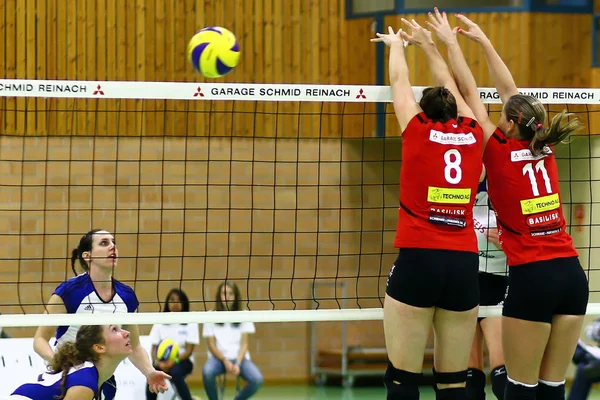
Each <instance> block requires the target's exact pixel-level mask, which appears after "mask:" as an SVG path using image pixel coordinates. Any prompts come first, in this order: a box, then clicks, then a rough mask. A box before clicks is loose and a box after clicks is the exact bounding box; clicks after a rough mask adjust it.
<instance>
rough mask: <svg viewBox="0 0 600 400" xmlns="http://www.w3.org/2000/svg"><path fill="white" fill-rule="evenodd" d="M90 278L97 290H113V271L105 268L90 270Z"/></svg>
mask: <svg viewBox="0 0 600 400" xmlns="http://www.w3.org/2000/svg"><path fill="white" fill-rule="evenodd" d="M89 274H90V278H91V279H92V282H94V287H96V289H103V290H112V270H110V269H108V270H106V269H104V268H99V267H95V268H90V272H89Z"/></svg>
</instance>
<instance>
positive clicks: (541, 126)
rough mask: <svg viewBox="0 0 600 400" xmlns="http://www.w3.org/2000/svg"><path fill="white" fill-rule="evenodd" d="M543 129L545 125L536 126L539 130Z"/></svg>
mask: <svg viewBox="0 0 600 400" xmlns="http://www.w3.org/2000/svg"><path fill="white" fill-rule="evenodd" d="M543 127H544V125H543V124H537V125H536V128H537V129H542V128H543Z"/></svg>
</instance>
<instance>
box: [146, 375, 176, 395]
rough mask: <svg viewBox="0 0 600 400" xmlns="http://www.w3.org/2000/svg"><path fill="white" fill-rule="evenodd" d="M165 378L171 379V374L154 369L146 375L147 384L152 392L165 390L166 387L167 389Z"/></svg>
mask: <svg viewBox="0 0 600 400" xmlns="http://www.w3.org/2000/svg"><path fill="white" fill-rule="evenodd" d="M167 379H171V375H169V374H166V373H164V372H163V371H157V370H154V371H153V372H151V373H150V374H149V375H148V376H147V377H146V380H147V381H148V386H149V387H150V391H151V392H152V393H163V392H166V391H167V389H169V387H168V386H167Z"/></svg>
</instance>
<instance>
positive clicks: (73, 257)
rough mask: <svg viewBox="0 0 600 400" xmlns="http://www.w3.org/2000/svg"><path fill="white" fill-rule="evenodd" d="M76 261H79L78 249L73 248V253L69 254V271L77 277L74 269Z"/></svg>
mask: <svg viewBox="0 0 600 400" xmlns="http://www.w3.org/2000/svg"><path fill="white" fill-rule="evenodd" d="M77 260H79V248H78V247H76V248H74V249H73V251H72V252H71V269H72V270H73V273H74V274H75V275H79V274H78V273H77V270H76V269H75V264H76V263H77ZM80 262H81V261H80Z"/></svg>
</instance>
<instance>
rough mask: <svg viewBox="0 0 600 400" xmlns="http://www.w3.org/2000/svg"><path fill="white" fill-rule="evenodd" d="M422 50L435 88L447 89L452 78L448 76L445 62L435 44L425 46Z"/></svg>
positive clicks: (448, 71)
mask: <svg viewBox="0 0 600 400" xmlns="http://www.w3.org/2000/svg"><path fill="white" fill-rule="evenodd" d="M422 49H423V51H424V52H425V57H427V64H428V65H429V70H430V71H431V74H432V75H433V81H434V82H435V86H443V87H448V84H449V83H450V81H452V80H453V78H452V75H451V74H450V69H448V66H447V65H446V61H444V58H443V57H442V55H441V54H440V52H439V51H438V49H437V47H436V46H435V44H433V43H430V44H425V45H424V46H423V47H422Z"/></svg>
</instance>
